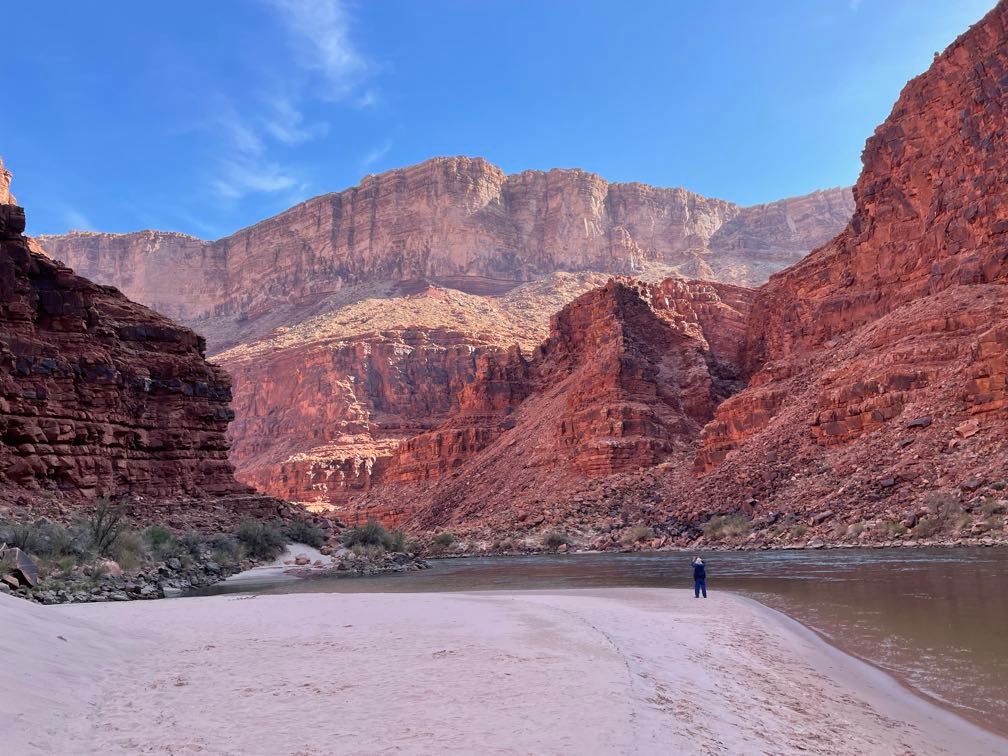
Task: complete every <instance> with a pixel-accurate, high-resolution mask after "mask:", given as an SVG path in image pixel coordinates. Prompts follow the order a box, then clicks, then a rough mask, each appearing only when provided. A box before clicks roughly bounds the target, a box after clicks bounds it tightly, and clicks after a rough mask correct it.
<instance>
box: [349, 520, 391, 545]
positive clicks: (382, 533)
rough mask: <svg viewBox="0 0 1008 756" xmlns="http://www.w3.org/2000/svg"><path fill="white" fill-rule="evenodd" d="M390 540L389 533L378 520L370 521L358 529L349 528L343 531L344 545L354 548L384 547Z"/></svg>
mask: <svg viewBox="0 0 1008 756" xmlns="http://www.w3.org/2000/svg"><path fill="white" fill-rule="evenodd" d="M387 539H388V531H386V530H385V527H384V526H383V525H382V524H381V523H380V522H378V521H376V520H368V521H367V522H366V523H364V524H363V525H360V526H358V527H356V528H348V529H347V530H344V531H343V545H344V546H347V547H353V546H358V545H361V546H382V547H384V545H385V541H386V540H387Z"/></svg>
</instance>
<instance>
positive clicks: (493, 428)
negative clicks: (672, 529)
mask: <svg viewBox="0 0 1008 756" xmlns="http://www.w3.org/2000/svg"><path fill="white" fill-rule="evenodd" d="M751 298H752V291H751V290H749V289H743V288H740V287H735V286H731V285H727V284H717V283H712V282H705V281H683V280H680V279H670V280H668V281H665V282H663V283H662V284H646V283H643V282H640V281H635V280H632V279H616V280H611V281H609V282H608V283H607V284H606V285H605V286H602V287H600V288H597V289H594V290H592V291H590V292H588V293H586V294H583V295H582V296H580V297H578V298H577V299H575V300H574V301H573V302H571V303H570V304H569V305H567V306H566V307H564V308H563V309H562V310H561V311H560V312H559V313H558V314H557V315H556V316H554V318H553V319H552V322H551V326H550V333H549V336H548V338H546V339H545V340H544V341H543V342H542V344H540V345H539V346H538V347H537V348H536V349H535V350H534V351H533V352H532V353H531V355H529V356H528V357H526V356H525V355H523V354H522V352H521V350H519V349H518V348H514V349H512V350H509V351H503V350H501V351H497V352H495V353H490V354H484V355H481V356H480V357H479V359H478V361H477V371H476V375H475V376H474V377H473V378H472V379H471V381H470V382H469V383H468V384H467V385H466V386H465V388H464V389H463V391H462V393H461V395H460V402H459V407H458V409H456V410H454V411H453V412H452V413H451V415H450V416H449V418H448V419H447V420H446V421H445V422H443V423H442V424H441V425H440V426H438V427H437V428H435V429H434V430H432V431H429V432H427V433H423V434H420V435H418V436H415V437H414V438H410V439H408V440H406V441H404V442H403V443H401V444H400V445H399V447H398V449H397V451H396V456H395V460H394V461H393V462H392V463H391V464H389V465H388V466H387V467H386V468H385V469H384V470H383V471H382V476H381V481H380V482H381V485H380V486H378V487H376V488H375V489H374V490H372V491H371V492H370V493H369V494H368V495H366V496H364V497H361V498H359V499H358V500H357V501H356V502H355V507H356V510H355V513H354V515H353V516H354V518H356V519H364V518H367V517H377V518H379V519H382V520H384V521H386V522H390V523H395V524H402V523H408V524H409V525H410V526H411V527H420V528H426V527H430V526H432V525H435V524H444V521H445V519H444V518H448V519H450V520H451V521H453V522H467V523H469V524H470V525H471V524H473V523H474V522H475V523H480V522H485V518H486V517H487V516H491V517H496V518H498V522H497V524H498V525H500V524H502V522H506V521H507V518H508V517H509V516H514V515H516V513H518V514H522V515H523V517H524V518H525V519H527V518H529V517H532V519H533V520H535V518H536V513H535V511H534V510H535V506H534V503H535V502H536V501H538V500H539V499H541V497H543V496H548V497H553V498H564V497H569V498H573V495H572V494H571V492H572V491H576V490H577V489H578V488H579V487H581V486H583V485H584V482H585V481H586V480H598V479H607V478H612V477H614V476H619V475H620V474H623V473H627V472H630V471H635V470H639V469H641V468H648V467H651V466H654V465H659V464H662V463H666V462H669V461H673V460H678V461H679V462H681V463H684V462H685V461H686V460H688V459H689V457H690V456H691V455H692V454H693V453H694V452H695V451H696V448H697V445H698V442H699V438H700V430H701V428H702V427H703V425H704V423H706V422H707V421H708V420H709V419H710V418H711V416H712V413H713V410H714V408H715V407H716V406H717V405H718V404H719V403H720V402H721V401H723V400H724V398H725V397H726V396H728V395H730V394H731V393H733V392H734V391H737V390H738V389H739V388H740V387H741V385H742V383H741V379H742V375H741V373H740V367H739V364H738V359H739V357H740V354H741V352H740V348H739V347H740V344H741V341H742V335H743V333H744V324H745V318H746V315H747V313H748V310H749V306H750V304H751ZM504 502H510V505H508V506H507V508H506V509H505V505H504ZM538 521H539V522H542V521H543V520H542V519H541V518H540V519H539V520H538Z"/></svg>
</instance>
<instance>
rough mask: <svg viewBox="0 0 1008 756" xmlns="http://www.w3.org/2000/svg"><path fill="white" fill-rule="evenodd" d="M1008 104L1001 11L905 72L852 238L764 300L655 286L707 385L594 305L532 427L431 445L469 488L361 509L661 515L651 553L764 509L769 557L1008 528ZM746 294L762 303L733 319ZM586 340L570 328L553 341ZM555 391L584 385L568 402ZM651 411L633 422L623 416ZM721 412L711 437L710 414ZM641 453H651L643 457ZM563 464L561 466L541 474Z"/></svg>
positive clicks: (761, 536)
mask: <svg viewBox="0 0 1008 756" xmlns="http://www.w3.org/2000/svg"><path fill="white" fill-rule="evenodd" d="M1006 108H1008V3H1005V2H1002V3H1000V4H999V5H998V6H997V7H996V8H995V9H994V10H993V11H992V12H991V13H990V14H989V15H988V16H987V17H986V18H985V19H984V20H983V21H982V22H980V23H979V24H977V25H975V26H974V27H973V28H972V29H971V30H970V31H969V32H967V33H966V34H965V35H963V36H962V37H961V38H960V39H959V40H957V41H956V42H955V43H954V44H953V45H951V46H950V47H949V49H948V50H946V51H945V53H944V54H943V55H942V56H940V57H938V58H937V59H936V61H935V63H934V65H933V66H932V68H931V69H930V70H929V71H928V72H927V73H926V74H924V75H923V76H921V77H918V78H917V79H915V80H913V81H911V82H910V83H909V84H908V85H907V87H906V89H905V90H904V92H903V94H902V95H901V97H900V100H899V102H898V103H897V104H896V106H895V108H894V109H893V112H892V114H891V116H890V117H889V119H888V120H887V121H886V122H885V123H884V124H883V125H882V126H880V127H879V128H878V130H877V131H876V133H875V135H874V136H873V137H872V138H871V139H870V140H869V141H868V143H867V146H866V149H865V155H864V162H865V167H864V172H863V174H862V176H861V178H860V180H859V181H858V184H857V186H856V187H855V197H856V199H857V208H856V211H855V213H854V216H853V219H852V220H851V222H850V225H849V227H848V228H847V229H846V230H845V231H843V232H842V233H841V234H840V235H839V236H838V237H837V238H836V239H834V240H833V241H832V242H830V243H829V244H826V245H825V246H824V247H822V248H821V249H819V250H817V251H815V252H813V253H812V254H811V255H810V256H809V257H808V258H807V259H805V260H804V261H802V262H801V263H799V264H797V265H795V266H794V267H792V268H790V269H787V270H785V271H784V272H781V273H779V274H777V275H774V276H773V277H772V278H771V280H770V282H769V283H768V284H766V285H765V286H763V287H762V288H761V289H759V290H758V291H756V292H748V291H746V290H738V291H737V292H732V291H730V290H728V289H726V288H725V287H723V286H722V287H720V288H719V289H715V291H713V292H712V293H711V294H712V296H711V297H710V299H709V301H708V300H706V299H705V298H704V297H697V296H696V294H697V292H696V291H695V290H693V291H692V292H691V293H690V294H691V295H690V296H686V297H680V298H675V297H674V294H675V292H676V291H678V290H681V289H683V288H684V287H685V288H687V289H689V288H690V287H695V286H696V284H693V283H686V282H683V281H680V280H672V281H667V282H665V283H664V284H662V286H661V287H655V286H651V287H644V288H642V289H641V291H642V292H646V293H643V294H642V297H641V301H647V302H649V304H650V307H649V310H650V311H651V312H652V313H653V314H654V315H655V316H657V317H664V318H667V319H669V320H670V322H672V323H674V324H677V325H676V330H677V332H678V333H680V334H683V335H687V334H688V336H689V338H691V339H692V340H693V341H692V343H694V344H697V345H701V344H702V345H701V346H698V353H699V354H701V355H703V356H704V361H705V362H706V364H707V367H708V371H707V374H706V383H704V381H703V378H704V374H703V371H702V370H701V369H699V368H700V366H699V363H695V362H694V363H692V364H693V365H694V369H693V370H690V369H689V368H688V367H686V365H685V364H680V365H678V366H677V369H676V371H675V372H676V374H678V375H686V376H689V375H694V376H697V379H696V380H688V381H687V382H686V384H685V385H683V384H679V385H678V386H676V385H675V384H674V382H673V381H672V380H670V378H669V377H668V376H665V375H663V376H662V377H661V379H660V380H657V381H654V382H653V384H652V382H651V381H650V380H649V379H648V375H649V370H647V369H643V368H644V367H646V368H651V367H653V366H654V363H653V361H650V360H648V359H644V360H642V361H641V362H634V363H633V365H631V366H628V365H627V363H626V362H625V361H624V360H623V359H622V358H621V359H619V360H615V359H612V358H611V357H612V355H613V354H621V352H620V351H619V350H616V351H615V352H607V350H606V349H604V348H601V347H600V344H602V343H603V342H604V341H605V340H604V339H599V338H595V339H593V338H591V335H592V334H600V333H604V332H605V326H604V325H603V324H606V323H612V322H613V320H614V317H615V312H614V311H610V310H607V309H606V308H605V307H601V308H599V310H598V312H591V310H592V308H585V310H584V313H585V317H584V318H583V319H578V320H579V322H578V326H577V328H575V329H574V330H573V332H572V333H573V334H574V336H573V337H569V338H566V342H568V343H569V344H570V349H569V350H567V352H566V353H567V354H568V355H579V357H570V358H568V359H569V360H570V364H572V365H582V366H585V367H584V370H585V372H584V373H582V375H584V376H585V380H584V381H583V382H577V383H576V385H569V384H568V385H566V386H565V384H564V380H565V379H564V378H559V379H558V378H553V379H551V380H544V381H541V382H540V383H538V384H537V383H536V382H535V380H534V377H535V376H536V375H538V374H539V371H541V370H544V367H545V363H544V364H543V365H542V366H540V365H539V364H538V363H537V360H536V358H533V360H532V361H531V363H530V365H529V373H530V377H531V379H532V380H530V385H531V390H530V391H529V392H528V395H527V397H525V398H524V400H523V401H522V402H521V404H520V405H519V406H518V407H517V409H514V410H513V412H512V413H511V414H510V415H508V416H507V417H508V420H509V424H513V425H512V427H510V428H509V427H504V426H501V425H498V427H499V428H501V431H500V432H499V434H498V435H497V437H496V438H494V439H491V440H490V441H489V443H487V444H486V446H485V448H483V449H482V450H480V451H478V452H477V453H475V454H461V455H460V454H458V449H460V448H461V446H456V447H454V448H452V449H451V450H450V451H449V453H448V454H447V455H446V454H445V453H444V452H438V450H437V449H436V448H435V453H433V454H432V455H431V456H432V457H438V456H440V457H441V458H442V459H443V458H445V457H446V456H447V457H448V458H451V459H457V460H458V461H457V462H455V463H453V465H452V467H451V473H450V475H449V476H448V477H441V478H439V479H437V480H435V481H434V482H433V483H429V484H426V485H415V484H414V486H413V488H412V489H411V488H410V487H405V486H400V487H393V488H392V490H391V491H389V492H387V493H386V492H383V491H375V492H373V493H372V494H371V495H370V496H369V497H366V498H365V499H363V503H364V504H365V505H369V506H365V507H364V508H363V511H364V512H368V511H374V512H378V513H380V514H385V513H386V512H387V508H388V502H389V501H394V502H395V505H394V507H393V511H391V512H388V514H391V515H393V517H394V519H395V520H396V521H400V522H405V523H407V524H408V525H410V526H412V527H417V528H420V529H436V528H450V529H452V530H453V531H454V532H457V533H462V534H465V535H466V536H468V537H471V538H475V539H477V540H478V539H485V540H490V539H494V538H496V539H498V540H499V539H500V537H501V534H510V535H516V536H518V537H525V536H524V535H523V534H526V533H529V532H531V533H533V534H535V533H537V532H538V533H541V531H542V530H543V529H546V528H550V527H563V528H565V529H567V530H568V531H569V532H574V533H580V534H588V537H595V538H596V540H595V541H593V542H592V545H593V546H595V547H596V548H604V547H607V546H613V545H615V544H616V542H617V541H616V537H615V536H614V535H612V534H613V533H615V532H618V531H620V530H621V529H623V528H626V527H627V526H629V525H632V524H634V523H649V524H654V525H657V526H660V531H661V532H660V534H659V535H660V536H661V537H660V538H658V540H657V541H655V542H654V543H652V545H655V544H661V543H666V542H668V540H669V539H673V540H676V541H677V542H679V543H685V542H687V541H691V540H693V539H695V538H696V537H697V536H699V535H700V530H699V526H700V525H701V524H703V523H704V522H705V521H706V520H707V519H708V518H710V516H711V515H712V514H720V513H725V514H730V513H740V514H743V515H745V516H746V517H748V518H753V523H754V525H756V526H757V527H758V529H757V531H756V532H754V533H753V534H752V535H751V536H750V537H749V540H748V543H750V544H751V545H756V546H758V545H761V544H782V543H787V542H793V541H795V540H799V539H804V538H808V537H809V535H811V534H812V533H814V534H815V535H816V536H817V537H819V538H823V539H825V540H847V541H851V542H858V541H859V540H864V539H866V538H867V539H868V540H871V541H878V540H893V539H896V540H897V541H899V540H900V539H910V540H914V539H920V538H928V537H929V536H933V535H934V534H936V533H939V532H943V533H944V535H945V536H946V537H948V535H950V534H951V535H952V537H968V536H974V537H979V536H982V535H985V534H986V535H991V534H995V535H997V536H998V537H999V538H1003V537H1004V536H1005V533H1006V532H1008V531H1006V530H1005V527H1006V526H1005V525H1004V524H1003V518H999V517H998V516H997V515H996V513H997V511H998V506H1002V505H999V504H997V499H998V498H999V497H1000V498H1004V496H1003V493H999V492H1003V490H1004V487H1005V485H1008V480H1006V472H1008V404H1006V396H1008V345H1006V340H1008V222H1006V218H1008V184H1006V183H1005V182H1004V181H1003V180H1002V176H1003V175H1004V174H1005V169H1006V167H1008V166H1006V162H1008V112H1006ZM730 228H731V227H730V222H729V223H726V224H725V225H724V226H723V227H722V229H723V230H721V231H719V233H721V234H723V235H725V236H728V235H730V232H731V231H730ZM662 290H664V291H662ZM666 293H671V294H673V296H672V297H669V299H668V301H667V304H666V300H665V298H664V296H665V294H666ZM733 293H735V294H737V296H738V297H739V301H742V302H745V303H746V306H744V307H742V308H741V310H742V312H743V313H744V314H743V315H742V316H741V317H737V318H732V317H728V318H725V317H724V315H725V313H726V312H730V311H731V310H732V308H731V307H730V306H729V304H728V303H729V302H730V301H731V297H732V295H733ZM592 296H593V295H587V296H586V298H585V300H584V301H585V302H587V301H589V300H590V299H591V297H592ZM749 304H751V307H750V306H748V305H749ZM663 307H664V311H663ZM726 307H727V310H726V309H725V308H726ZM627 312H628V311H624V312H622V314H621V315H619V316H618V317H617V318H616V319H617V320H620V321H623V320H625V319H627ZM710 315H713V316H715V317H709V316H710ZM680 317H681V318H682V320H680V321H677V318H680ZM596 318H597V320H596ZM629 319H630V320H633V317H630V318H629ZM555 325H556V324H555ZM691 329H692V330H691ZM648 330H649V331H652V332H654V330H655V329H653V328H651V329H648ZM564 333H565V330H564V329H563V328H561V329H559V331H557V330H556V329H555V332H554V333H553V334H551V337H550V342H553V343H556V342H557V341H558V340H560V341H564V340H565V339H564V336H563V334H564ZM550 342H548V343H550ZM617 342H618V339H615V338H610V340H609V342H608V343H610V344H613V343H617ZM547 351H548V350H547ZM660 353H662V354H664V355H670V354H674V353H678V354H679V355H682V354H683V353H682V351H681V350H675V349H670V348H668V347H665V348H662V349H661V350H660ZM589 365H590V367H587V366H589ZM617 365H619V367H616V366H617ZM642 366H643V367H642ZM580 369H581V368H578V369H575V370H574V371H573V372H572V373H571V375H575V374H578V371H579V370H580ZM650 374H652V375H653V373H650ZM659 374H660V372H659ZM625 381H629V382H631V383H632V384H633V385H636V386H638V387H639V390H638V391H637V392H635V394H634V396H635V398H639V399H640V402H639V403H637V402H630V403H628V404H621V405H616V406H617V407H619V409H618V410H617V411H616V413H615V414H614V413H612V412H611V410H612V408H613V406H614V404H613V401H612V397H613V392H614V391H615V390H616V387H618V386H623V385H626V384H625ZM743 383H744V384H745V388H744V390H741V391H738V392H736V389H738V388H740V387H741V385H742V384H743ZM650 385H654V386H655V387H656V391H655V392H654V393H651V392H650V391H649V390H646V389H647V387H648V386H650ZM719 385H720V391H719V390H718V388H719ZM555 386H564V389H563V395H562V401H557V399H559V398H560V397H559V396H558V395H556V394H554V393H553V392H554V391H555V390H556V389H555V388H554V387H555ZM704 386H706V390H703V388H702V387H704ZM589 387H590V388H589ZM669 389H673V390H672V391H671V392H670V393H669V395H674V396H676V397H677V400H676V401H677V404H676V407H677V413H676V414H674V417H675V418H676V419H677V420H678V424H676V423H674V422H673V423H672V424H669V423H667V422H658V423H653V422H649V421H647V420H645V418H647V417H648V415H647V412H648V411H657V410H658V409H659V408H661V407H662V406H665V407H668V406H669V403H668V402H663V401H662V400H661V398H660V397H661V393H660V392H662V391H669ZM572 397H575V398H572ZM704 397H706V398H707V402H706V405H705V404H704V401H703V398H704ZM581 400H583V403H582V401H581ZM630 407H633V408H634V409H633V416H632V419H631V418H629V417H628V416H627V415H625V414H623V413H622V410H623V408H630ZM645 408H646V409H645ZM642 410H643V411H642ZM711 411H713V415H714V416H713V418H712V419H711V420H710V422H708V423H707V424H706V426H705V427H704V429H703V431H702V433H701V434H700V436H699V443H697V440H698V437H697V434H696V431H695V426H692V427H691V422H690V421H695V420H696V419H697V418H702V417H704V416H705V412H706V413H710V412H711ZM603 417H605V418H606V419H607V420H610V421H612V420H613V418H618V419H619V421H620V426H619V427H622V428H624V429H630V432H631V433H632V434H633V436H635V437H636V439H637V442H636V448H634V446H635V445H634V444H629V445H628V444H624V443H622V439H621V438H620V436H619V434H612V433H610V434H608V435H607V434H606V433H605V432H600V428H601V427H602V425H604V424H602V425H600V423H599V422H598V421H599V420H600V419H601V418H603ZM628 419H629V420H630V422H627V420H628ZM452 423H453V421H452V420H451V419H450V420H449V421H447V422H446V423H445V425H444V426H443V428H444V429H448V430H451V429H452ZM568 427H570V428H575V429H581V430H583V431H585V435H584V437H583V440H584V441H586V442H587V443H583V444H580V443H578V442H577V441H574V442H573V443H571V444H569V445H566V444H565V441H566V439H568V438H569V437H568V436H566V435H565V433H564V432H563V430H565V429H566V428H568ZM609 427H610V428H612V427H613V426H611V425H610V426H609ZM662 427H665V428H669V429H674V430H673V431H672V433H671V434H670V436H669V437H668V438H673V439H674V440H675V442H676V443H677V444H678V449H677V448H676V444H671V445H663V442H664V441H665V440H666V439H665V438H664V437H663V436H662V434H661V433H660V432H657V433H656V432H655V429H658V428H662ZM557 428H560V429H561V432H560V433H557ZM645 428H650V429H651V431H650V432H641V431H642V429H645ZM430 436H431V434H427V436H426V437H430ZM574 437H575V439H576V438H577V434H576V433H575V436H574ZM424 438H425V436H421V437H419V438H418V439H413V440H411V441H409V442H406V444H404V446H403V448H404V449H412V448H413V447H416V446H422V445H423V439H424ZM593 438H597V439H599V440H601V441H603V442H604V441H609V440H613V441H615V442H616V443H615V445H614V451H615V453H614V454H605V453H602V454H599V453H598V450H599V449H603V448H605V445H604V443H603V444H601V445H596V444H593V443H592V439H593ZM642 441H643V442H644V443H643V444H641V443H640V442H642ZM655 442H657V444H656V445H654V446H653V445H652V444H655ZM691 442H693V443H694V444H695V445H694V446H693V448H692V449H690V448H689V446H690V443H691ZM627 448H630V449H631V454H629V456H628V459H629V460H632V461H629V462H628V463H627V464H625V465H621V464H620V462H619V451H620V450H622V449H627ZM575 449H577V450H578V451H577V452H576V453H572V452H573V450H575ZM651 451H656V452H657V453H654V454H650V453H649V452H651ZM547 460H548V462H547ZM582 460H583V461H584V463H585V464H583V465H581V466H579V461H582ZM432 464H433V463H431V462H430V461H428V466H429V467H430V466H432ZM540 466H541V467H540ZM545 468H550V469H552V470H553V471H554V473H553V474H551V475H550V476H548V477H547V476H545V475H542V474H541V472H540V470H541V469H545ZM438 469H440V468H438ZM992 502H993V503H992ZM411 503H412V509H411V508H410V504H411ZM992 511H993V512H995V515H994V516H988V513H989V512H992ZM964 528H965V530H964ZM806 533H808V534H809V535H805V534H806ZM592 534H595V535H594V536H592ZM533 537H535V536H533Z"/></svg>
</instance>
